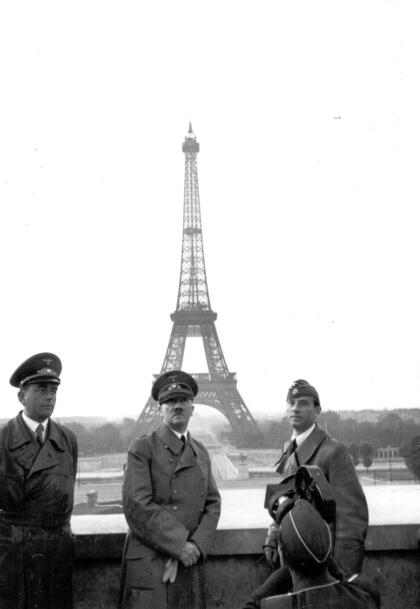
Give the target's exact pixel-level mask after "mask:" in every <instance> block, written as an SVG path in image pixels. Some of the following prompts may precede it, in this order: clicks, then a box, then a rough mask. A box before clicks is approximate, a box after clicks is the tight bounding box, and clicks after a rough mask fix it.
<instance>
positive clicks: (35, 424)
mask: <svg viewBox="0 0 420 609" xmlns="http://www.w3.org/2000/svg"><path fill="white" fill-rule="evenodd" d="M22 419H23V420H24V421H25V423H26V425H27V426H28V427H29V429H30V430H31V431H33V432H34V433H35V432H36V428H37V427H38V425H39V421H34V420H33V419H30V418H29V417H28V416H27V415H26V414H25V413H24V412H23V410H22ZM41 423H42V425H43V426H44V431H43V432H42V435H43V437H44V440H45V432H46V429H47V425H48V418H47V419H45V420H44V421H41Z"/></svg>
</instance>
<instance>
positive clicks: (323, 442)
mask: <svg viewBox="0 0 420 609" xmlns="http://www.w3.org/2000/svg"><path fill="white" fill-rule="evenodd" d="M320 412H321V403H320V399H319V395H318V392H317V390H316V389H315V387H313V386H312V385H310V383H308V382H307V381H305V380H303V379H299V380H297V381H295V382H294V383H293V384H292V386H291V387H290V389H289V391H288V393H287V414H288V417H289V420H290V423H291V426H292V430H293V431H292V438H291V439H290V440H289V441H288V442H286V444H285V445H284V446H283V450H282V453H281V456H280V459H279V460H278V462H277V466H278V467H277V470H276V471H277V472H278V473H279V474H280V475H281V479H284V478H288V477H289V476H291V475H293V474H295V473H296V470H297V468H298V467H299V466H300V465H317V466H318V467H319V468H320V469H321V471H322V473H323V474H324V475H325V477H326V479H327V480H328V482H329V484H330V485H331V488H332V490H333V492H334V496H335V502H336V517H335V524H334V548H333V558H334V561H335V563H336V564H338V566H339V568H340V570H341V571H342V572H343V573H344V574H345V575H351V574H354V573H360V571H361V569H362V563H363V557H364V541H365V537H366V532H367V527H368V521H369V516H368V508H367V502H366V498H365V494H364V492H363V489H362V487H361V485H360V482H359V479H358V477H357V474H356V470H355V468H354V464H353V460H352V458H351V455H350V453H349V451H348V450H347V448H346V447H345V446H344V444H342V443H341V442H338V441H337V440H335V439H334V438H332V437H331V436H330V435H329V434H328V433H327V432H326V431H324V430H323V429H322V428H321V427H319V425H318V424H317V423H316V419H317V418H318V416H319V413H320ZM277 534H278V525H277V524H276V523H274V522H273V523H272V524H271V525H270V527H269V529H268V534H267V539H266V541H265V544H264V553H265V556H266V559H267V561H268V562H269V564H270V565H271V566H272V567H274V568H277V567H278V552H277ZM290 585H291V581H290V576H289V574H288V571H287V569H278V568H277V570H276V571H274V572H273V573H272V574H271V575H270V576H269V577H268V579H267V580H266V581H265V582H264V583H263V584H262V585H261V586H259V588H257V589H256V590H255V591H254V592H253V594H252V599H251V600H249V601H248V602H247V603H246V604H245V605H244V609H256V608H257V607H259V606H260V600H261V598H264V597H266V596H268V595H270V594H271V595H272V594H280V593H282V592H287V590H288V589H289V587H290Z"/></svg>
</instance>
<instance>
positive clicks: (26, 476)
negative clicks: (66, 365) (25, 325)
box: [0, 353, 77, 609]
mask: <svg viewBox="0 0 420 609" xmlns="http://www.w3.org/2000/svg"><path fill="white" fill-rule="evenodd" d="M60 373H61V362H60V359H59V358H58V357H57V356H56V355H54V354H53V353H38V354H37V355H34V356H32V357H30V358H29V359H27V360H26V361H25V362H23V364H21V365H20V366H19V367H18V368H17V370H16V371H15V372H14V373H13V374H12V376H11V378H10V384H11V385H12V386H13V387H17V388H18V389H19V391H18V398H19V401H20V402H21V404H22V405H23V410H22V411H20V412H19V414H18V415H17V417H16V418H14V419H12V420H11V421H9V422H8V423H7V424H6V425H5V427H4V428H3V429H2V430H1V431H0V607H1V609H71V607H72V534H71V530H70V515H71V511H72V508H73V496H74V481H75V477H76V469H77V443H76V438H75V436H74V434H73V433H72V432H71V431H70V430H68V429H66V428H65V427H63V426H62V425H59V424H58V423H55V422H54V421H53V420H52V419H51V418H50V417H51V415H52V413H53V411H54V407H55V402H56V393H57V389H58V386H59V384H60Z"/></svg>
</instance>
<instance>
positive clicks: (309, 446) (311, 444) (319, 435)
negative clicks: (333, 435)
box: [296, 423, 327, 465]
mask: <svg viewBox="0 0 420 609" xmlns="http://www.w3.org/2000/svg"><path fill="white" fill-rule="evenodd" d="M326 437H327V432H326V431H324V430H323V429H321V427H319V425H318V424H317V423H315V429H314V430H313V432H312V433H311V434H310V435H309V436H308V437H307V438H306V440H304V441H303V442H302V444H301V445H300V446H298V447H297V450H296V453H297V456H298V459H299V463H300V464H301V465H304V464H305V463H308V461H309V460H310V459H311V458H312V456H313V454H314V452H315V451H316V450H317V449H318V447H319V445H320V444H322V442H324V440H325V438H326Z"/></svg>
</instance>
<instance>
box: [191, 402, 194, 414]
mask: <svg viewBox="0 0 420 609" xmlns="http://www.w3.org/2000/svg"><path fill="white" fill-rule="evenodd" d="M193 412H194V404H191V416H193Z"/></svg>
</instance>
